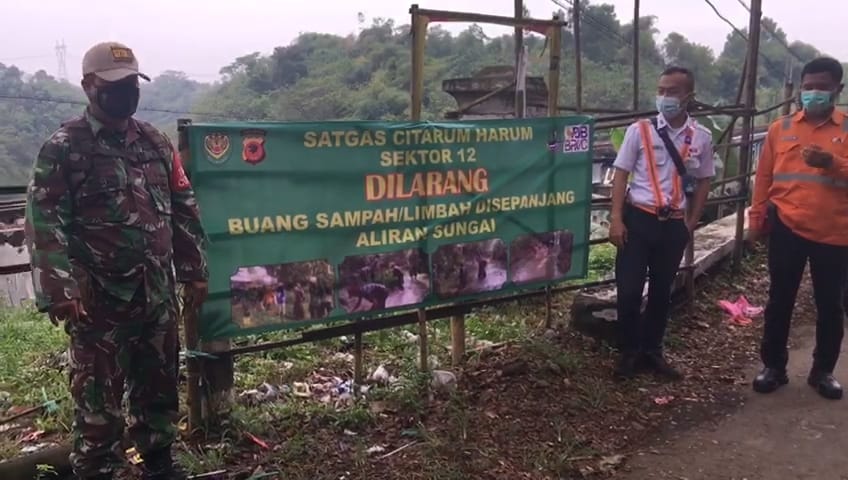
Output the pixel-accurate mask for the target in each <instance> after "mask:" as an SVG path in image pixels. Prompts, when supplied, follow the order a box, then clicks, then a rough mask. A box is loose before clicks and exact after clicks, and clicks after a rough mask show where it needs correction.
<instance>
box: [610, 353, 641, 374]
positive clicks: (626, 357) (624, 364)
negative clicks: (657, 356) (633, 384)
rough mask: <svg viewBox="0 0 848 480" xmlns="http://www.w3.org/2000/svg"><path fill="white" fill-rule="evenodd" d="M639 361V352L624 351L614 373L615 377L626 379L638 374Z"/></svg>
mask: <svg viewBox="0 0 848 480" xmlns="http://www.w3.org/2000/svg"><path fill="white" fill-rule="evenodd" d="M638 362H639V354H637V353H635V352H623V353H622V354H621V358H620V359H619V360H618V365H617V366H616V367H615V372H614V373H613V375H614V376H615V378H618V379H621V380H625V379H629V378H633V377H635V376H636V370H637V363H638Z"/></svg>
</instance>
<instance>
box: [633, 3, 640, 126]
mask: <svg viewBox="0 0 848 480" xmlns="http://www.w3.org/2000/svg"><path fill="white" fill-rule="evenodd" d="M633 110H634V111H636V110H639V0H633Z"/></svg>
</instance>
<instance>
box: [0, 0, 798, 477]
mask: <svg viewBox="0 0 848 480" xmlns="http://www.w3.org/2000/svg"><path fill="white" fill-rule="evenodd" d="M518 3H519V2H516V16H515V17H502V16H494V15H484V14H478V13H465V12H448V11H440V10H425V9H421V8H419V7H418V5H413V6H412V7H411V8H410V14H411V15H412V36H413V42H412V60H413V61H412V85H411V108H410V111H411V117H412V120H413V121H420V120H421V112H422V99H423V90H424V88H423V87H424V85H423V71H424V45H425V39H426V32H427V25H428V24H429V23H430V22H437V21H438V22H445V21H451V22H477V23H491V24H497V25H505V26H513V27H515V28H516V39H518V35H519V32H522V35H521V38H522V39H523V30H531V31H536V32H538V33H542V34H544V35H546V36H547V37H548V40H549V48H550V68H549V72H548V102H547V104H546V105H544V106H545V107H547V111H548V115H549V116H555V115H557V114H558V113H559V112H560V111H576V112H578V113H581V112H582V113H598V114H606V115H605V116H600V117H597V118H596V125H597V128H596V130H605V129H611V128H616V127H621V126H625V125H628V124H629V123H631V122H632V121H634V120H635V119H637V118H642V117H645V116H648V115H653V114H655V113H656V112H654V111H642V112H640V111H638V106H639V78H638V72H639V49H638V42H639V35H640V31H639V30H640V29H639V21H638V19H639V6H640V5H639V0H634V23H633V25H634V32H633V42H634V51H633V53H634V58H633V79H632V80H633V111H630V112H628V111H620V110H615V109H604V108H592V107H585V106H584V105H583V102H582V83H583V78H582V76H583V75H582V68H581V67H582V65H581V56H582V52H581V44H580V41H579V40H578V41H577V42H576V43H575V50H576V51H575V68H576V72H575V73H576V78H577V80H576V82H575V97H576V102H575V105H574V106H563V105H560V104H559V102H558V100H559V74H560V54H561V53H560V52H561V49H562V28H563V27H565V26H566V22H564V21H563V20H562V19H560V18H557V17H554V19H552V20H535V19H530V18H523V16H522V15H521V13H520V10H519V8H518ZM574 4H575V11H574V16H573V22H574V28H575V32H576V33H577V35H579V32H580V18H579V8H580V1H579V0H575V1H574ZM761 16H762V0H752V1H751V15H750V19H749V32H751V35H750V36H749V41H748V52H747V61H746V65H745V69H744V72H743V77H742V82H741V84H740V90H739V92H740V93H739V96H738V99H737V105H732V106H727V107H722V108H715V107H709V108H700V109H699V110H698V111H696V112H694V113H693V116H705V115H729V116H731V118H732V119H733V120H734V121H732V122H731V125H730V127H729V128H728V129H727V132H725V134H723V135H722V137H721V140H719V141H718V142H717V143H720V144H721V146H722V147H723V148H726V149H727V150H729V149H730V148H732V147H739V148H740V161H739V164H738V167H739V168H738V171H737V174H736V175H735V176H732V177H728V178H724V179H722V180H720V181H718V182H715V183H714V184H713V186H716V185H721V184H725V183H729V182H734V181H739V183H740V185H741V190H740V192H739V194H738V195H729V196H719V197H717V198H712V199H709V200H708V201H707V204H708V205H724V204H729V205H735V206H736V215H737V230H736V234H735V242H734V252H733V264H734V266H735V267H737V268H738V266H739V265H740V263H741V262H740V261H741V257H742V252H743V233H744V232H743V231H744V211H745V206H746V204H747V202H748V200H749V199H748V197H749V191H748V190H749V179H750V177H751V176H752V172H751V171H750V170H751V168H750V165H751V148H752V144H753V139H752V127H753V118H754V117H755V116H756V115H758V114H762V113H765V112H769V111H772V110H774V109H777V108H782V109H783V112H784V113H788V109H789V108H791V105H790V103H791V98H790V97H791V94H792V88H791V86H789V85H787V89H786V91H785V93H784V95H785V100H784V101H783V102H781V103H780V104H778V105H775V106H774V107H771V108H769V109H766V110H764V111H761V112H757V111H756V110H755V106H756V102H755V99H756V97H755V95H756V80H757V50H758V48H759V32H760V23H761ZM520 43H521V42H518V41H517V43H516V47H517V48H516V60H519V59H520V53H519V49H518V45H519V44H520ZM516 67H518V65H516ZM516 72H518V68H516ZM514 85H515V84H510V85H509V86H506V87H502V88H503V89H508V88H512V87H513V86H514ZM500 91H502V90H501V89H499V91H498V93H499V92H500ZM494 94H495V93H494V92H490V94H487V95H486V96H484V97H485V98H480V99H477V101H476V102H472V104H473V105H478V104H479V103H482V102H483V101H485V100H486V99H488V98H491V97H492V96H494ZM742 100H744V102H742V104H741V105H739V103H740V101H742ZM527 106H537V107H540V106H541V105H527ZM522 107H524V105H521V104H520V103H519V101H518V99H516V108H517V112H516V113H517V114H518V112H519V109H521V110H522V111H523V108H522ZM468 108H470V106H469V105H467V106H466V107H465V108H464V109H463V110H461V111H467V110H468ZM517 116H518V115H517ZM737 117H739V118H741V119H742V132H741V133H742V134H741V140H740V141H739V142H732V141H731V142H727V143H722V141H723V139H724V138H725V137H726V136H727V135H730V133H731V132H732V131H733V126H734V124H735V119H736V118H737ZM187 123H188V122H186V121H184V120H180V121H179V122H178V124H179V126H180V127H184V126H185V125H187ZM181 130H184V129H182V128H181ZM185 140H186V139H185V138H184V137H183V134H181V136H180V151H181V154H182V158H184V159H189V158H190V155H189V153H190V152H189V151H188V142H187V141H185ZM596 163H597V162H596ZM25 193H26V187H23V186H20V187H0V195H20V194H25ZM24 206H25V204H24V203H23V202H17V201H16V202H10V203H9V204H8V205H6V204H4V206H3V212H5V213H10V214H14V213H15V212H16V211H19V213H20V214H21V215H22V214H23V209H24ZM591 208H593V209H599V208H609V201H608V200H602V201H592V206H591ZM607 241H608V239H606V238H604V239H595V240H592V241H590V242H589V243H590V245H596V244H601V243H606V242H607ZM29 267H30V266H29V265H8V266H0V275H8V274H14V273H21V272H26V271H28V270H29V269H30V268H29ZM680 270H682V271H688V272H689V275H690V276H691V275H693V274H694V272H693V271H692V270H693V268H692V264H691V255H690V254H687V259H686V262H685V264H684V266H683V267H681V269H680ZM613 283H614V279H608V280H601V281H596V282H584V283H581V284H575V285H565V286H549V287H546V288H544V289H537V290H527V291H523V292H519V293H516V294H511V295H508V296H502V297H498V296H495V297H490V298H485V299H480V300H476V301H472V302H467V303H463V304H453V305H442V306H436V307H433V308H430V309H426V310H425V309H423V308H422V309H417V310H415V311H407V312H400V313H392V314H389V315H384V316H379V315H378V316H376V317H367V318H362V319H360V320H359V321H354V322H346V323H342V324H339V325H334V326H329V327H322V328H318V329H313V330H306V331H303V332H301V333H300V337H299V338H291V339H288V340H283V341H278V342H267V343H262V344H256V345H245V346H236V347H232V346H231V345H230V341H229V340H227V341H225V342H218V343H217V344H216V345H214V348H213V347H212V346H211V345H210V344H205V343H201V342H200V340H199V335H198V333H199V328H198V323H197V322H198V317H199V312H186V311H183V313H182V314H181V322H182V324H183V329H184V333H185V339H186V345H185V350H186V351H187V352H190V353H192V354H191V355H186V368H187V379H188V385H187V390H188V392H187V393H188V398H187V402H188V412H189V418H188V420H189V428H190V430H191V431H192V432H194V431H197V430H199V429H202V422H203V421H204V420H205V418H204V417H207V415H211V414H214V413H215V412H210V411H209V409H211V408H214V404H213V405H211V406H208V409H207V411H205V412H204V411H203V406H204V401H203V397H204V396H206V395H207V394H208V392H203V391H202V388H201V387H203V382H204V381H205V380H204V379H205V378H206V375H205V372H206V370H208V367H209V365H210V362H212V363H214V364H216V365H217V367H218V368H219V369H220V370H221V371H220V372H219V374H218V376H222V377H227V376H229V381H227V379H226V378H224V379H223V381H221V384H222V385H223V386H226V385H228V384H229V385H231V382H232V360H233V358H234V357H235V356H236V355H246V354H251V353H257V352H263V351H267V350H272V349H278V348H285V347H289V346H294V345H298V344H303V343H311V342H315V341H319V340H326V339H332V338H338V337H341V336H344V335H354V338H355V342H354V348H355V368H354V369H355V378H356V379H357V382H361V380H362V368H363V363H364V362H363V358H362V357H363V347H362V335H363V334H364V333H367V332H372V331H378V330H384V329H388V328H397V327H401V326H405V325H410V324H418V326H419V334H420V338H421V344H420V356H421V358H420V367H421V369H422V370H427V369H428V362H427V359H428V339H427V326H426V322H427V321H431V320H436V319H444V318H448V317H450V318H451V338H452V360H453V363H454V364H457V363H460V362H461V361H462V360H463V358H464V356H465V355H464V347H465V328H464V327H465V326H464V315H465V314H466V313H468V312H470V311H472V310H473V309H475V308H478V307H481V306H483V305H497V304H501V303H506V302H514V301H518V300H522V299H529V298H536V297H538V296H540V295H544V296H545V298H546V300H547V304H546V311H547V312H550V309H551V303H550V298H551V297H552V295H553V294H558V293H563V292H568V291H575V290H583V289H589V288H595V287H601V286H607V285H611V284H613ZM692 288H693V287H692V285H691V282H690V281H687V290H688V291H689V294H690V295H689V296H691V289H692ZM548 315H549V313H548ZM546 323H547V320H546ZM212 350H215V351H212ZM0 467H2V463H0ZM0 470H2V468H0Z"/></svg>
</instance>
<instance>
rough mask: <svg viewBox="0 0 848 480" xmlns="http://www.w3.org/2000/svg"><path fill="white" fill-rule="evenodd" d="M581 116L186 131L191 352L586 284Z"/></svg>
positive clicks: (585, 124) (586, 174) (587, 156)
mask: <svg viewBox="0 0 848 480" xmlns="http://www.w3.org/2000/svg"><path fill="white" fill-rule="evenodd" d="M592 128H593V121H592V118H591V117H583V116H573V117H557V118H534V119H515V120H486V121H474V122H455V123H404V122H323V123H220V124H194V125H191V126H189V127H188V136H189V144H190V148H191V159H190V162H189V165H190V166H189V170H190V174H191V181H192V184H193V186H194V189H195V192H196V193H197V198H198V202H199V204H200V209H201V215H202V219H203V225H204V227H205V229H206V232H207V234H208V236H209V240H210V246H209V268H210V280H209V291H210V294H209V299H208V300H207V302H206V303H205V305H204V307H203V312H202V316H201V322H200V324H201V327H200V335H201V338H203V339H212V338H222V337H235V336H239V335H246V334H254V333H259V332H265V331H271V330H283V329H289V328H295V327H300V326H304V325H308V324H317V323H325V322H329V321H336V320H340V319H355V318H362V317H365V316H373V315H375V314H380V313H384V312H387V311H391V310H398V309H400V310H408V309H410V308H416V307H424V306H428V305H434V304H449V303H458V302H462V301H467V300H471V299H478V298H481V297H484V296H487V295H489V296H492V295H502V294H504V293H506V292H508V291H510V290H516V289H526V288H528V287H539V286H542V285H545V284H548V283H552V282H560V281H563V280H568V279H573V278H582V277H585V275H586V271H587V263H588V254H589V218H590V208H591V171H592V168H591V166H592V165H591V163H592V162H591V158H592V155H591V152H592V138H593V132H592Z"/></svg>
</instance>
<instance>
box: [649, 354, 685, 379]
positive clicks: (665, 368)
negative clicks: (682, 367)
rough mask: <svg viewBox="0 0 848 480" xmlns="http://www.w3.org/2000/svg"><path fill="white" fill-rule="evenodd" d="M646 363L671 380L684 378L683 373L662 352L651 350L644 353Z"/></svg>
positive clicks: (651, 368)
mask: <svg viewBox="0 0 848 480" xmlns="http://www.w3.org/2000/svg"><path fill="white" fill-rule="evenodd" d="M642 358H643V360H644V363H645V365H646V366H647V367H648V368H649V369H650V370H652V371H653V372H654V373H656V374H657V375H660V376H662V377H665V378H667V379H669V380H682V379H683V374H682V373H680V372H679V371H677V369H675V368H674V367H672V366H671V365H670V364H669V363H668V361H667V360H666V359H665V357H664V356H663V354H662V353H657V352H651V353H645V354H644V355H643V357H642Z"/></svg>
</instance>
